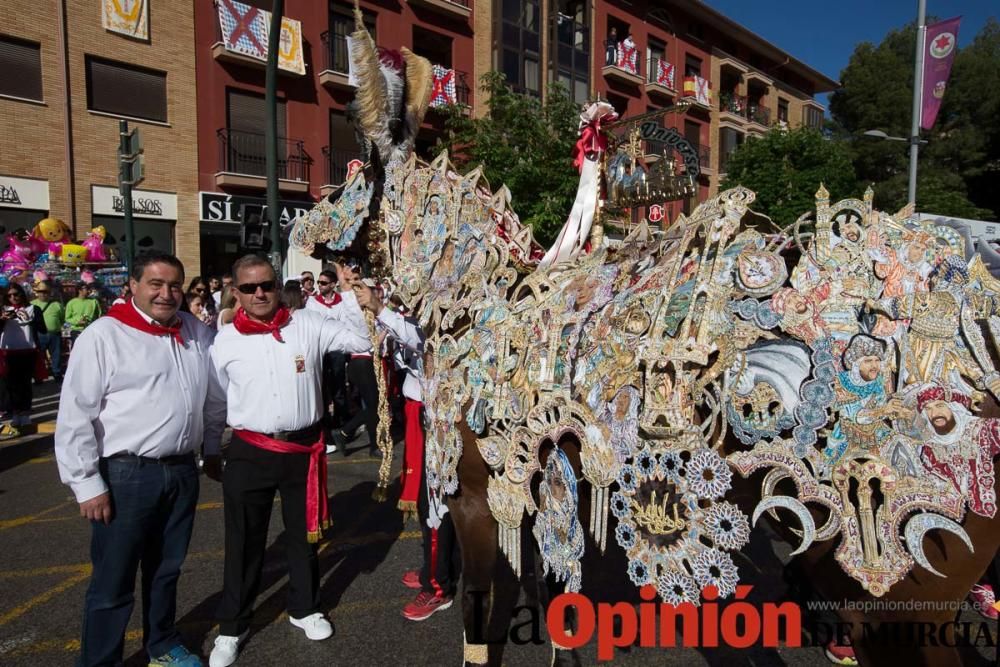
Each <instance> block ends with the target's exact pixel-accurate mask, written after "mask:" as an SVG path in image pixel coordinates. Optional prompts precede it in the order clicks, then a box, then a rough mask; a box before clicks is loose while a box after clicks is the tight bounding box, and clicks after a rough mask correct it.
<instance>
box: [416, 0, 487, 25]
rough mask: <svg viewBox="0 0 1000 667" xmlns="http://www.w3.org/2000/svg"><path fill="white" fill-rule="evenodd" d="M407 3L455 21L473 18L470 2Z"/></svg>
mask: <svg viewBox="0 0 1000 667" xmlns="http://www.w3.org/2000/svg"><path fill="white" fill-rule="evenodd" d="M407 2H409V3H410V4H411V5H412V6H414V7H423V8H424V9H427V10H429V11H432V12H435V13H436V14H440V15H442V16H448V17H451V18H453V19H462V20H467V19H468V18H469V17H470V16H472V7H471V6H470V3H469V0H407Z"/></svg>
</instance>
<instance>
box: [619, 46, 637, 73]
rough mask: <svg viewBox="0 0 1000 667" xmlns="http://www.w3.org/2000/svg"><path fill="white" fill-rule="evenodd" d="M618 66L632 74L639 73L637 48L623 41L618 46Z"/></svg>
mask: <svg viewBox="0 0 1000 667" xmlns="http://www.w3.org/2000/svg"><path fill="white" fill-rule="evenodd" d="M618 66H619V67H620V68H622V69H623V70H625V71H627V72H631V73H632V74H638V73H639V48H638V47H637V46H636V45H635V43H634V42H632V43H630V42H629V40H625V41H624V42H621V43H620V44H618Z"/></svg>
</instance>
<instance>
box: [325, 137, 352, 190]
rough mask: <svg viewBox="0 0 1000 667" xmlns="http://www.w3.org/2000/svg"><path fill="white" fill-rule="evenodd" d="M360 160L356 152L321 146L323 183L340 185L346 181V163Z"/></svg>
mask: <svg viewBox="0 0 1000 667" xmlns="http://www.w3.org/2000/svg"><path fill="white" fill-rule="evenodd" d="M360 159H361V153H360V152H358V151H356V150H345V149H342V148H331V147H330V146H323V161H324V162H325V163H326V180H325V181H323V182H324V183H325V184H327V185H340V184H341V183H343V182H344V181H346V180H347V163H348V162H350V161H351V160H360Z"/></svg>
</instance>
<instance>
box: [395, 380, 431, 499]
mask: <svg viewBox="0 0 1000 667" xmlns="http://www.w3.org/2000/svg"><path fill="white" fill-rule="evenodd" d="M423 407H424V404H423V403H421V402H420V401H414V400H411V399H409V398H408V399H406V404H405V407H404V410H405V411H406V438H405V440H404V441H403V442H404V447H403V459H404V463H403V470H402V472H401V473H400V475H399V482H400V486H401V487H402V490H401V491H400V494H399V504H398V505H397V507H399V509H401V510H402V511H404V512H416V511H417V496H418V495H419V494H420V477H421V475H423V473H424V425H423V424H422V423H421V422H420V411H421V410H423Z"/></svg>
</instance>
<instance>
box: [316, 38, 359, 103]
mask: <svg viewBox="0 0 1000 667" xmlns="http://www.w3.org/2000/svg"><path fill="white" fill-rule="evenodd" d="M319 37H320V40H321V41H322V43H323V69H322V70H321V71H320V73H319V82H320V84H322V85H323V86H326V87H327V88H330V89H332V90H352V89H353V86H351V85H350V84H349V83H348V82H347V81H348V72H349V71H350V58H349V57H348V53H347V35H346V34H341V33H336V32H330V31H329V30H328V31H326V32H324V33H323V34H322V35H320V36H319Z"/></svg>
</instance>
